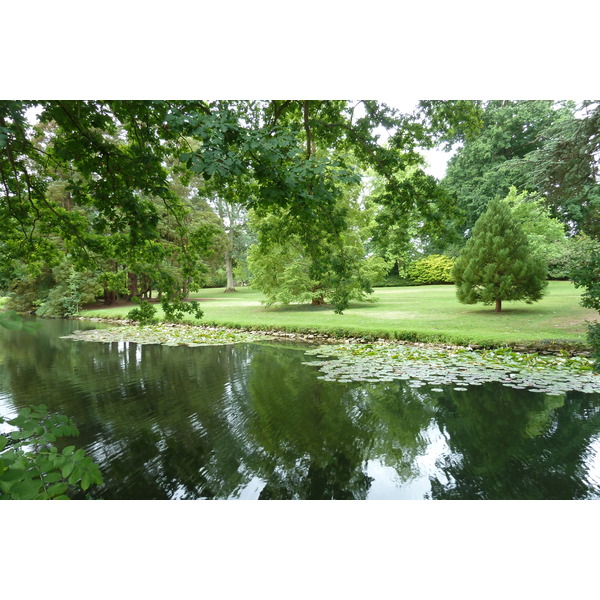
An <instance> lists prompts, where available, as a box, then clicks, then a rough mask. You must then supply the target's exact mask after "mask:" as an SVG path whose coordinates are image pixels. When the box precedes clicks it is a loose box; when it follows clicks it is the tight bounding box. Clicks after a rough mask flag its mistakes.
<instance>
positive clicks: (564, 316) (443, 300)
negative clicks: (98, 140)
mask: <svg viewBox="0 0 600 600" xmlns="http://www.w3.org/2000/svg"><path fill="white" fill-rule="evenodd" d="M373 296H374V299H375V302H372V303H353V304H351V306H350V308H349V309H348V310H346V311H345V312H344V314H343V315H336V314H335V313H334V311H333V308H332V307H330V306H307V305H291V306H287V307H270V308H266V307H265V306H264V305H263V304H261V301H262V300H263V299H264V297H263V296H262V294H261V293H260V292H257V291H254V290H252V289H250V288H240V289H239V290H238V291H237V292H235V293H231V294H225V293H224V292H223V289H222V288H218V289H203V290H200V292H198V293H196V294H193V295H192V298H194V299H195V300H196V301H197V302H200V304H201V305H202V309H203V310H204V318H203V319H202V320H201V321H194V320H193V319H190V320H189V321H190V322H192V323H198V324H201V325H216V326H222V327H232V328H239V329H251V330H272V331H273V330H277V331H283V332H289V333H294V332H295V333H308V334H311V333H312V334H328V335H331V336H334V337H364V338H366V339H376V338H385V339H398V340H406V341H410V342H430V343H448V344H457V345H469V344H471V345H479V346H483V347H495V346H523V347H536V348H537V347H547V348H566V349H582V348H586V347H587V343H586V332H587V322H588V321H596V320H598V313H596V312H595V311H593V310H589V309H585V308H583V307H581V306H580V305H579V302H580V296H581V294H580V292H579V290H577V289H575V287H574V286H573V285H572V284H571V283H569V282H565V281H553V282H550V283H549V286H548V292H547V294H546V296H545V297H544V298H543V299H542V300H541V301H540V302H537V303H535V304H526V303H524V302H505V303H503V309H504V310H503V312H501V313H495V312H494V310H493V307H487V306H482V305H465V304H460V303H459V302H458V301H457V299H456V294H455V288H454V286H448V285H446V286H444V285H435V286H420V287H398V288H377V289H376V290H375V293H374V295H373ZM132 307H133V305H132V306H131V307H129V306H121V307H118V308H107V309H96V310H84V311H81V313H80V315H81V316H84V317H104V318H126V316H127V313H128V312H129V310H130V309H131V308H132ZM157 308H158V316H159V318H160V317H161V315H162V312H161V311H160V307H157Z"/></svg>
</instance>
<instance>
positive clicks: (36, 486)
mask: <svg viewBox="0 0 600 600" xmlns="http://www.w3.org/2000/svg"><path fill="white" fill-rule="evenodd" d="M41 488H42V482H41V481H40V480H39V479H33V480H31V479H27V480H25V481H17V482H16V483H15V484H14V485H13V486H12V488H11V490H10V493H11V495H12V497H13V498H15V499H17V500H28V499H29V498H34V497H35V496H37V495H38V494H39V493H40V489H41Z"/></svg>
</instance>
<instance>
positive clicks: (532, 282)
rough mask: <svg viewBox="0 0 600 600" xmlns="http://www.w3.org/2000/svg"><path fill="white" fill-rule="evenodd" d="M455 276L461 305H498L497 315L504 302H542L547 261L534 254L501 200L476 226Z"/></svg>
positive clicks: (490, 207) (489, 208) (460, 257)
mask: <svg viewBox="0 0 600 600" xmlns="http://www.w3.org/2000/svg"><path fill="white" fill-rule="evenodd" d="M453 274H454V278H455V281H456V294H457V297H458V300H459V301H460V302H462V303H464V304H475V303H477V302H482V303H483V304H493V303H495V305H496V309H495V310H496V312H501V310H502V301H503V300H525V302H527V303H531V302H536V301H537V300H540V299H541V297H542V295H543V292H544V288H545V287H546V285H547V282H546V264H545V262H544V260H543V259H542V258H540V257H536V256H534V255H533V254H532V253H531V248H530V246H529V242H528V241H527V237H526V235H525V233H524V231H523V229H522V228H521V227H520V225H519V224H518V222H517V220H516V219H515V218H514V217H513V215H512V213H511V211H510V208H509V206H508V205H507V203H505V202H502V201H501V200H492V201H491V202H490V203H489V204H488V208H487V210H486V212H485V213H484V214H483V215H482V216H481V217H480V218H479V219H478V220H477V222H476V223H475V227H474V228H473V236H472V237H471V238H470V239H469V240H468V241H467V243H466V245H465V248H464V250H463V252H462V253H461V254H460V256H459V257H458V259H457V260H456V262H455V264H454V270H453Z"/></svg>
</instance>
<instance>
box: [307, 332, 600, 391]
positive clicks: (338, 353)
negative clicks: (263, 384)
mask: <svg viewBox="0 0 600 600" xmlns="http://www.w3.org/2000/svg"><path fill="white" fill-rule="evenodd" d="M306 354H307V355H309V356H315V357H317V358H320V359H321V360H315V361H309V362H305V363H304V364H306V365H312V366H316V367H319V369H320V370H321V372H322V373H323V375H322V376H320V378H321V379H324V380H326V381H340V382H353V381H367V382H378V381H394V380H405V381H407V382H408V385H409V386H410V387H413V388H420V387H424V386H430V387H428V389H429V390H430V391H434V392H441V391H443V390H442V388H441V386H451V387H452V388H453V389H454V390H456V391H464V390H467V389H468V388H469V387H470V386H478V385H482V384H484V383H487V382H500V383H502V384H503V385H505V386H507V387H511V388H515V389H526V390H529V391H531V392H542V393H546V394H549V395H557V396H558V395H562V394H564V393H565V392H567V391H571V390H575V391H580V392H585V393H600V375H598V374H596V373H594V372H593V371H592V361H591V360H589V359H588V358H585V357H582V356H575V357H567V356H540V355H538V354H524V353H518V352H513V351H511V350H509V349H499V350H494V351H483V352H480V351H475V350H470V349H467V348H457V349H451V350H446V349H440V348H428V347H413V346H402V345H393V344H380V345H378V344H369V345H365V346H357V345H347V344H345V345H323V346H319V347H318V348H316V349H314V350H308V351H306Z"/></svg>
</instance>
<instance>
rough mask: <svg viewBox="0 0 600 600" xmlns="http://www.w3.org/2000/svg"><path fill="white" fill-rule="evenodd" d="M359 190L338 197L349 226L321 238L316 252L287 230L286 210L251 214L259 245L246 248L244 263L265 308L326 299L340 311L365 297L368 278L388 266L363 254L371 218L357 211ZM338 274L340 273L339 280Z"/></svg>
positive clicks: (385, 269)
mask: <svg viewBox="0 0 600 600" xmlns="http://www.w3.org/2000/svg"><path fill="white" fill-rule="evenodd" d="M358 192H359V188H358V187H357V186H350V187H348V189H347V190H346V196H345V197H344V198H342V199H341V200H340V201H339V205H338V208H342V209H343V210H344V212H345V218H346V221H347V223H348V228H347V229H346V230H345V231H344V232H342V234H341V236H340V238H339V239H334V240H331V239H327V238H326V237H325V236H322V238H321V240H320V241H319V246H320V250H321V252H320V253H319V255H318V256H315V255H313V254H311V253H310V252H307V251H306V248H305V246H304V245H303V244H302V240H301V238H300V236H299V235H298V234H297V233H294V234H292V235H290V234H289V233H288V232H287V226H286V224H287V223H288V221H289V218H290V215H289V213H288V212H287V211H281V212H280V213H279V214H275V213H273V212H271V213H269V214H267V215H263V216H260V215H259V214H257V213H256V212H252V213H251V217H250V225H251V227H252V229H253V230H254V231H255V232H256V235H257V243H256V244H254V245H252V246H251V247H250V249H249V252H248V266H249V269H250V271H251V273H252V287H253V288H255V289H258V290H260V291H261V292H263V293H264V294H265V296H266V298H267V300H266V304H267V306H269V305H272V304H290V303H294V302H301V303H302V302H310V303H311V304H313V305H323V304H326V302H327V301H329V302H332V303H333V304H335V307H336V312H340V305H345V306H347V303H348V302H349V301H350V300H366V299H367V297H368V294H370V293H371V292H372V287H371V286H372V282H373V281H374V280H375V279H377V278H380V277H382V276H383V275H384V274H385V272H386V271H387V270H388V268H389V267H388V264H387V263H386V262H385V261H384V260H383V259H382V258H380V257H373V256H367V252H366V248H365V244H366V241H367V239H368V238H369V236H370V219H369V215H368V214H367V213H365V211H363V210H361V207H360V204H359V202H358V197H357V196H358ZM342 265H343V266H344V267H343V268H344V270H342ZM340 273H343V274H344V277H343V280H340V278H339V276H340Z"/></svg>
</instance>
